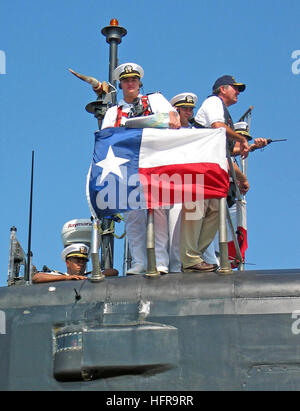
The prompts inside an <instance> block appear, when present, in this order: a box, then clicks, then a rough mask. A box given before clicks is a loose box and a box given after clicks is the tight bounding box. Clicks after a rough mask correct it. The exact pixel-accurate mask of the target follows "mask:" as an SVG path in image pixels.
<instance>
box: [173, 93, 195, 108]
mask: <svg viewBox="0 0 300 411" xmlns="http://www.w3.org/2000/svg"><path fill="white" fill-rule="evenodd" d="M197 100H198V99H197V96H196V94H194V93H180V94H177V95H176V96H174V97H173V98H172V99H171V101H170V103H171V104H172V106H174V107H195V105H196V104H197Z"/></svg>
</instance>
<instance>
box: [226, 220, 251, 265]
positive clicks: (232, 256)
mask: <svg viewBox="0 0 300 411" xmlns="http://www.w3.org/2000/svg"><path fill="white" fill-rule="evenodd" d="M237 241H238V244H239V246H240V250H241V255H242V258H243V261H245V253H246V250H247V248H248V241H247V230H246V229H245V228H243V227H238V228H237ZM228 259H229V261H231V267H232V268H237V267H238V266H239V261H238V259H237V254H236V249H235V245H234V242H233V241H229V243H228Z"/></svg>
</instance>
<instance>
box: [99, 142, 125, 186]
mask: <svg viewBox="0 0 300 411" xmlns="http://www.w3.org/2000/svg"><path fill="white" fill-rule="evenodd" d="M128 161H129V160H127V159H126V158H122V157H116V156H115V154H114V152H113V149H112V148H111V146H109V149H108V152H107V156H106V158H105V159H104V160H101V161H99V162H98V163H96V166H98V167H101V168H103V171H102V174H101V180H100V183H102V181H103V180H104V179H105V177H106V176H107V175H108V174H110V173H113V174H116V175H117V176H119V177H120V178H122V179H123V176H122V173H121V170H120V166H121V165H122V164H125V163H127V162H128Z"/></svg>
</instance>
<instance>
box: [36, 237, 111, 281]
mask: <svg viewBox="0 0 300 411" xmlns="http://www.w3.org/2000/svg"><path fill="white" fill-rule="evenodd" d="M61 258H62V260H63V261H65V263H66V266H67V272H66V273H61V272H60V271H55V270H50V269H47V267H45V268H46V270H45V271H41V272H37V273H35V274H34V276H33V277H32V282H33V283H47V282H52V281H64V280H67V281H68V280H86V279H87V278H88V277H87V274H88V273H87V272H86V265H87V262H88V261H89V247H88V246H87V245H86V244H84V243H74V244H71V245H68V246H67V247H65V248H64V249H63V251H62V253H61ZM103 274H104V275H105V276H114V275H118V271H117V270H115V269H114V268H109V269H107V270H104V271H103Z"/></svg>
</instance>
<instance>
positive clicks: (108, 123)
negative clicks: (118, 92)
mask: <svg viewBox="0 0 300 411" xmlns="http://www.w3.org/2000/svg"><path fill="white" fill-rule="evenodd" d="M142 96H143V95H142V94H139V95H138V97H142ZM148 102H149V105H150V107H151V111H152V113H153V114H156V113H169V112H170V111H176V110H175V109H174V107H172V106H171V104H170V103H169V102H168V100H167V99H166V98H165V97H164V96H163V95H162V94H160V93H159V92H156V93H153V94H149V95H148ZM120 106H122V111H123V112H124V113H129V111H130V109H131V108H132V107H133V104H130V103H126V101H125V100H124V99H121V100H120V101H119V103H118V105H116V106H113V107H110V108H109V109H108V110H107V112H106V114H105V116H104V119H103V122H102V126H101V129H104V128H107V127H114V126H115V122H116V118H117V115H118V107H120ZM126 121H127V117H125V116H122V119H121V125H122V126H124V125H125V123H126Z"/></svg>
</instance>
